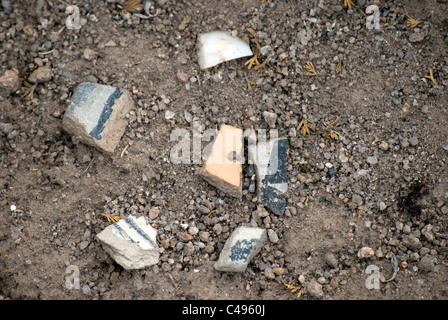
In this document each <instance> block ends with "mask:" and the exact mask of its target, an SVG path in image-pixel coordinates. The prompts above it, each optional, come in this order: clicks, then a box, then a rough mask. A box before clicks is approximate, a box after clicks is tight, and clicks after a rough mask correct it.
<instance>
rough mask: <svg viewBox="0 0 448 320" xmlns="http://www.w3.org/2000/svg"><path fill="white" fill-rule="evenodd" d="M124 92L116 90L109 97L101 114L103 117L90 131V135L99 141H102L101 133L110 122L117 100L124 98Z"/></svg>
mask: <svg viewBox="0 0 448 320" xmlns="http://www.w3.org/2000/svg"><path fill="white" fill-rule="evenodd" d="M122 94H123V92H121V90H120V89H119V88H117V89H115V91H114V92H113V93H112V94H111V95H110V96H109V99H107V101H106V103H105V105H104V108H103V111H102V112H101V116H100V118H99V119H98V123H97V124H96V126H95V127H94V128H93V129H92V131H90V133H89V134H90V135H91V136H92V137H94V138H95V139H97V140H101V139H102V136H101V133H102V132H103V130H104V127H105V125H106V122H107V120H109V117H110V115H111V114H112V111H113V107H114V104H115V100H117V99H119V98H120V97H121V96H122Z"/></svg>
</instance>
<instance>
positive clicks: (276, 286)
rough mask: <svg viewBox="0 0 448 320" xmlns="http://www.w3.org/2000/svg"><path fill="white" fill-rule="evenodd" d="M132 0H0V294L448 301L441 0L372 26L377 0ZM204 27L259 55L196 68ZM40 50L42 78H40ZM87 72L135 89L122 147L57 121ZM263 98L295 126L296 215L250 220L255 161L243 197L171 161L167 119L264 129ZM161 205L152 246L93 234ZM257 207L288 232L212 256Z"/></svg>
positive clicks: (261, 222) (447, 104)
mask: <svg viewBox="0 0 448 320" xmlns="http://www.w3.org/2000/svg"><path fill="white" fill-rule="evenodd" d="M122 2H123V1H93V0H85V1H75V0H73V1H70V3H66V2H65V1H47V0H41V1H2V7H0V61H1V64H0V75H2V73H4V72H5V71H6V70H16V71H17V72H18V73H19V75H20V83H19V87H18V90H16V91H14V92H9V93H5V92H6V91H5V90H4V91H0V92H1V96H0V124H1V126H0V164H1V167H0V214H1V219H0V298H1V299H153V300H161V299H164V300H168V299H176V300H177V299H198V300H206V299H219V300H221V299H247V300H255V299H260V300H262V299H278V300H296V299H305V300H309V299H326V300H332V299H335V300H338V299H397V300H398V299H412V300H414V299H415V300H417V299H424V300H432V299H447V298H448V285H447V279H448V246H447V239H448V171H447V163H448V3H447V2H446V1H443V0H428V1H417V0H410V1H404V0H402V1H384V0H381V1H378V2H375V3H376V4H378V8H379V13H380V19H379V26H380V28H379V29H375V28H370V29H369V28H368V23H367V22H366V17H365V10H366V7H367V6H369V5H372V4H374V1H373V0H372V1H368V0H367V1H362V0H358V1H354V3H355V4H356V5H357V7H352V8H348V7H347V6H344V1H338V0H315V1H314V0H304V1H271V0H267V1H259V0H246V1H218V0H207V1H175V0H157V1H153V3H152V7H151V9H150V13H151V14H152V15H156V16H155V17H150V18H148V19H144V18H139V17H138V16H136V15H135V14H133V13H127V12H122V9H121V8H120V6H119V4H120V3H122ZM68 4H72V5H77V6H78V7H79V8H80V15H81V17H82V18H84V19H86V22H85V24H83V25H82V27H81V28H80V29H79V30H74V29H72V30H70V29H69V28H63V27H64V25H65V24H64V23H65V19H66V18H67V16H68V14H66V13H65V9H66V7H67V5H68ZM140 14H143V15H145V14H146V13H145V12H144V11H141V12H140ZM411 17H412V18H413V19H415V20H418V21H420V23H418V24H417V25H416V26H415V25H414V26H413V25H408V23H407V22H410V24H412V22H413V21H411V20H408V18H411ZM213 30H222V31H228V32H234V33H235V34H237V35H238V36H239V37H241V38H243V39H246V40H248V41H249V42H250V45H251V48H252V51H253V52H254V54H256V55H257V58H258V62H259V63H260V64H261V66H260V67H259V68H257V67H256V66H254V67H252V68H250V69H249V68H248V64H245V63H246V61H248V60H249V59H250V58H251V57H247V58H241V59H237V60H232V61H228V62H225V63H222V64H220V65H218V66H216V67H213V68H211V69H207V70H200V68H199V65H198V62H197V52H196V39H197V36H198V34H200V33H203V32H208V31H213ZM251 30H253V31H254V32H251ZM257 44H258V45H259V46H257ZM259 48H263V50H261V52H260V50H259ZM85 49H91V50H93V51H90V50H87V51H86V50H85ZM339 61H341V63H340V64H338V62H339ZM309 62H312V63H313V65H314V67H315V70H316V73H317V75H308V74H307V73H308V72H309V70H307V69H306V68H305V65H306V64H307V63H309ZM42 65H46V66H50V67H51V79H45V80H42V82H41V83H37V84H36V85H35V86H33V83H31V82H30V81H28V80H29V79H28V77H29V75H30V74H31V73H32V72H33V71H34V70H35V69H36V68H37V67H38V66H42ZM430 70H431V72H432V74H433V80H434V81H433V80H432V79H430ZM85 81H90V82H98V83H102V84H108V85H112V86H116V87H120V88H125V89H127V90H129V91H131V92H132V94H133V96H134V99H135V101H136V105H135V109H133V111H131V112H130V113H129V125H128V127H127V129H126V132H125V134H124V135H123V137H122V139H121V142H120V144H119V145H118V147H117V149H116V151H115V153H114V154H113V155H107V154H104V153H102V152H100V151H98V150H96V149H95V148H92V147H90V146H87V145H85V144H82V143H80V142H79V141H77V140H76V139H74V138H72V137H71V136H70V135H69V134H68V133H66V132H65V131H64V128H63V126H62V118H63V115H64V112H65V110H66V108H67V103H68V100H69V99H70V96H71V94H72V92H73V89H74V88H75V87H76V85H77V84H79V83H81V82H85ZM1 85H2V84H1V83H0V86H1ZM30 87H31V90H30ZM32 90H33V91H32ZM30 91H31V92H30ZM166 111H172V112H174V113H175V115H174V117H173V118H171V119H167V118H166ZM264 111H269V112H271V113H275V114H276V115H277V121H276V127H275V129H278V132H279V136H283V137H288V138H289V141H290V149H289V154H288V179H289V183H288V192H287V209H286V211H285V213H284V214H283V215H276V214H274V213H270V214H269V215H268V216H267V217H263V218H260V217H258V218H257V217H256V215H254V214H253V212H254V211H256V210H257V205H258V204H257V202H256V194H255V193H254V192H253V190H252V189H251V185H252V183H253V182H252V181H253V179H252V178H253V168H252V167H251V166H249V165H245V166H244V177H243V181H244V184H243V190H244V195H243V198H242V199H239V200H236V199H234V198H231V197H228V196H226V195H225V194H223V193H222V192H220V191H219V190H217V189H215V188H214V187H213V186H211V185H209V184H208V183H207V182H206V181H204V180H202V179H201V178H200V177H199V176H198V175H197V172H198V170H199V168H200V164H197V163H191V164H173V163H172V162H171V161H170V150H171V149H172V148H173V146H174V145H175V144H176V143H177V142H176V141H171V140H172V139H170V135H171V132H172V131H173V130H174V129H176V128H183V129H187V130H189V131H190V132H192V130H193V129H192V127H193V123H199V124H200V125H202V126H203V127H202V129H204V130H205V129H208V128H217V127H218V126H219V125H220V124H222V123H227V124H230V125H233V126H236V127H241V128H254V129H256V130H258V129H268V128H269V126H268V124H267V123H266V120H265V118H264V115H263V112H264ZM303 119H308V120H309V121H308V122H307V125H308V128H309V131H310V132H309V134H305V135H303V134H302V130H303V126H302V127H300V126H299V125H300V123H301V121H302V120H303ZM336 119H339V121H335V120H336ZM332 122H333V125H332V126H329V127H328V128H327V127H326V126H327V125H329V124H330V123H332ZM302 125H303V122H302ZM205 144H206V143H205V142H204V144H203V146H202V147H204V146H205ZM153 208H158V209H159V214H158V215H157V214H156V215H154V216H153V219H151V225H153V226H154V227H155V228H156V229H157V231H158V241H159V244H160V247H161V249H162V253H161V259H160V262H159V264H157V265H155V266H153V267H148V268H146V269H143V270H133V271H127V270H124V269H123V268H122V267H121V266H120V265H118V264H116V263H115V262H114V261H113V260H112V259H111V257H110V256H109V255H108V254H107V253H106V252H105V251H104V250H103V248H102V247H101V244H100V243H99V242H98V240H96V239H95V235H96V234H98V233H99V232H101V231H102V230H103V229H104V228H105V227H107V226H108V225H109V222H108V221H107V219H106V218H105V217H104V216H102V215H101V214H102V213H109V214H113V213H116V214H119V215H120V216H121V217H125V216H127V215H129V214H134V215H136V216H146V217H148V216H149V213H150V212H151V209H153ZM204 208H205V209H204ZM213 210H214V211H213ZM207 211H208V212H207ZM152 212H154V211H152ZM254 216H255V218H254ZM254 220H255V223H257V225H258V226H259V227H263V228H266V229H272V230H273V232H274V233H275V234H276V235H277V236H278V239H275V238H270V240H269V241H267V243H266V244H265V246H264V247H263V249H262V250H261V251H260V253H259V254H258V255H257V256H255V257H254V258H253V260H252V261H251V263H250V264H249V266H248V268H247V270H246V271H245V272H244V273H226V272H218V271H215V270H214V268H213V264H214V262H215V261H216V260H217V259H218V257H219V253H220V250H221V249H222V247H223V245H224V243H225V241H226V239H227V238H228V237H229V236H230V234H231V232H232V231H233V230H234V229H235V228H236V227H238V226H240V225H245V224H250V223H251V221H252V222H253V221H254ZM193 227H196V228H197V229H196V230H199V231H198V232H197V233H194V232H190V230H193ZM186 233H188V234H189V235H188V236H186V235H185V234H186ZM363 247H368V248H370V249H366V250H370V251H369V252H372V253H371V254H369V255H368V256H367V257H360V256H359V254H358V253H359V251H360V249H361V248H363ZM394 258H396V259H397V265H398V268H399V270H398V272H397V273H396V274H395V275H394V274H393V273H394V272H393V266H392V265H393V264H392V262H391V261H392V260H393V259H394ZM73 268H75V269H73ZM372 268H376V270H378V272H379V274H380V275H381V276H382V279H383V280H390V281H387V282H386V281H384V282H383V281H377V280H378V278H375V277H374V276H375V275H378V273H377V274H375V273H371V271H370V270H372ZM73 270H78V271H79V287H75V288H70V286H68V285H67V280H68V279H72V278H69V277H71V276H73V275H74V273H73ZM372 277H373V278H372ZM391 278H392V279H391ZM372 279H373V280H374V281H377V282H372ZM369 281H370V282H369ZM369 283H370V284H372V283H375V284H376V287H374V288H372V287H371V286H369ZM294 288H295V289H296V290H294Z"/></svg>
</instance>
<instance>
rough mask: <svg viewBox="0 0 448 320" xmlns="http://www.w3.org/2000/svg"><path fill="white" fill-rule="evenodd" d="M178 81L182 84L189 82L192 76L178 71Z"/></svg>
mask: <svg viewBox="0 0 448 320" xmlns="http://www.w3.org/2000/svg"><path fill="white" fill-rule="evenodd" d="M177 79H178V80H179V81H180V82H188V79H190V76H189V75H188V74H186V73H185V72H182V71H180V70H178V71H177Z"/></svg>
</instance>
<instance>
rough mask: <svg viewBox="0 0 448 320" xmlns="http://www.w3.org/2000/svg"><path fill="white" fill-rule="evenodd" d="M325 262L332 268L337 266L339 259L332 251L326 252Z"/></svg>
mask: <svg viewBox="0 0 448 320" xmlns="http://www.w3.org/2000/svg"><path fill="white" fill-rule="evenodd" d="M324 258H325V262H326V263H327V264H328V265H329V266H330V267H332V268H337V266H338V259H336V257H335V255H334V254H333V253H331V252H327V253H326V254H325V257H324Z"/></svg>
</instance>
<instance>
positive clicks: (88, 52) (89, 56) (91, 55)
mask: <svg viewBox="0 0 448 320" xmlns="http://www.w3.org/2000/svg"><path fill="white" fill-rule="evenodd" d="M82 56H83V57H84V59H86V60H88V61H91V60H93V59H95V58H96V57H97V56H98V54H97V53H96V52H95V51H93V50H92V49H90V48H85V49H84V51H83V54H82Z"/></svg>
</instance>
